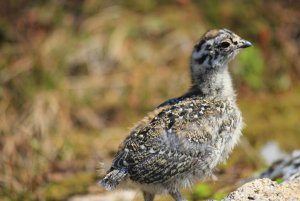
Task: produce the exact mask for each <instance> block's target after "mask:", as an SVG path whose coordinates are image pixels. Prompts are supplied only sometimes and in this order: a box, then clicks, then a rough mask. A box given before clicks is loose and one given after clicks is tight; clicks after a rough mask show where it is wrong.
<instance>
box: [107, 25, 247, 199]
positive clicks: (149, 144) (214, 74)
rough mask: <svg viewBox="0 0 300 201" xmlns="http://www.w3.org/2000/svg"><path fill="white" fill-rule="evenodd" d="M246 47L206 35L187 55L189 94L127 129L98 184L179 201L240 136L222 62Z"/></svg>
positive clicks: (235, 39) (231, 38)
mask: <svg viewBox="0 0 300 201" xmlns="http://www.w3.org/2000/svg"><path fill="white" fill-rule="evenodd" d="M225 43H230V44H229V46H228V44H225ZM222 44H223V46H224V47H222ZM224 44H225V45H224ZM250 45H251V44H250V43H249V42H247V41H245V40H243V39H241V38H240V37H239V36H237V35H235V34H234V33H232V32H231V31H229V30H227V29H220V30H211V31H209V32H207V33H206V34H205V35H204V36H203V37H202V38H201V40H200V42H199V43H197V44H196V45H195V48H194V51H193V53H192V61H191V77H192V87H191V88H190V90H189V91H188V92H187V93H186V94H184V95H183V96H181V97H178V98H174V99H170V100H168V101H166V102H164V103H162V104H161V105H160V106H158V107H157V108H156V109H155V110H154V111H153V112H150V113H149V114H148V115H147V116H146V117H145V118H144V119H143V120H142V121H141V122H139V123H138V124H137V125H136V126H135V127H134V128H133V129H132V130H131V132H130V134H129V136H128V137H127V138H126V139H125V140H124V142H123V143H122V144H121V146H120V148H119V151H118V153H117V155H116V157H115V159H114V161H113V163H112V166H111V168H110V170H109V171H108V173H107V175H106V176H105V177H104V178H103V179H102V180H101V184H102V185H103V186H104V187H105V188H106V189H109V190H111V189H114V188H115V187H116V186H117V185H118V184H119V183H126V181H127V182H128V181H129V183H131V184H133V185H135V186H138V187H139V188H140V189H141V190H142V191H143V193H144V198H145V201H152V200H153V199H154V196H155V194H157V193H169V194H170V195H171V196H172V197H173V198H174V199H175V200H176V201H182V200H184V198H183V197H182V196H181V195H180V194H179V191H178V190H179V189H180V188H181V187H187V186H190V185H192V184H193V182H194V181H197V180H199V179H201V178H204V177H207V176H209V175H211V174H212V171H213V169H214V168H215V166H216V165H217V164H218V163H220V162H224V161H225V160H226V159H227V157H228V154H229V153H230V152H231V150H232V149H233V147H234V145H235V144H236V143H237V141H238V138H239V136H240V134H241V129H242V124H243V123H242V116H241V113H240V111H239V109H238V107H237V106H236V103H235V94H234V91H233V88H232V84H231V80H230V75H229V73H228V68H227V63H228V62H229V61H230V60H231V59H232V58H233V57H234V56H235V55H236V54H237V52H238V51H239V50H240V48H245V47H248V46H250ZM225 46H226V47H225ZM228 48H231V49H228Z"/></svg>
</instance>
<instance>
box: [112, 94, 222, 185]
mask: <svg viewBox="0 0 300 201" xmlns="http://www.w3.org/2000/svg"><path fill="white" fill-rule="evenodd" d="M220 104H222V103H221V102H218V101H205V100H199V99H193V98H190V99H187V100H184V101H178V102H177V103H172V104H166V105H163V106H161V107H158V108H157V109H156V110H155V111H154V112H153V113H150V114H149V115H148V116H147V117H146V118H145V119H144V120H143V121H141V123H140V124H138V125H137V126H136V127H135V128H134V129H133V130H132V132H131V134H130V135H129V136H128V137H127V138H126V140H125V141H124V142H123V144H122V146H121V148H120V150H119V152H118V154H117V156H116V158H115V160H114V162H113V168H114V169H115V168H117V169H120V168H126V169H127V171H128V173H129V176H130V178H131V179H132V180H134V181H139V182H142V183H155V182H161V181H167V180H168V179H170V178H172V177H173V176H175V175H177V174H180V173H183V172H185V171H187V170H189V169H191V167H192V166H194V165H195V164H199V163H201V161H203V160H207V157H210V156H212V153H213V150H214V148H215V145H214V143H213V142H214V140H215V139H213V136H215V135H217V132H218V127H219V125H217V122H218V121H217V118H221V115H220V114H219V113H218V110H216V108H220ZM205 165H206V164H203V168H205V167H204V166H205Z"/></svg>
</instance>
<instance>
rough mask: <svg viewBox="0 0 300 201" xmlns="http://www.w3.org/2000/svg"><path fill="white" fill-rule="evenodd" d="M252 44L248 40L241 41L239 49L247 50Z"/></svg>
mask: <svg viewBox="0 0 300 201" xmlns="http://www.w3.org/2000/svg"><path fill="white" fill-rule="evenodd" d="M251 46H252V43H250V42H249V41H246V40H241V42H240V45H239V48H247V47H251Z"/></svg>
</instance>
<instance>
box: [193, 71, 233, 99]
mask: <svg viewBox="0 0 300 201" xmlns="http://www.w3.org/2000/svg"><path fill="white" fill-rule="evenodd" d="M188 94H199V95H201V96H205V97H214V98H235V93H234V89H233V87H232V81H231V77H230V74H229V72H228V67H227V66H224V67H222V68H218V69H217V70H215V69H210V70H207V71H206V72H198V73H195V72H194V73H192V86H191V88H190V90H189V91H188Z"/></svg>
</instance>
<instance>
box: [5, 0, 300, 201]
mask: <svg viewBox="0 0 300 201" xmlns="http://www.w3.org/2000/svg"><path fill="white" fill-rule="evenodd" d="M299 19H300V1H297V0H294V1H279V0H278V1H271V0H266V1H260V0H251V1H250V0H245V1H239V0H235V1H217V0H203V1H196V0H194V1H193V0H177V1H171V0H165V1H159V0H144V1H140V0H127V1H125V0H112V1H99V0H85V1H83V0H50V1H46V0H10V1H1V2H0V83H1V85H0V100H1V101H0V111H1V112H0V200H67V199H68V198H69V197H70V196H72V195H74V194H88V193H100V194H101V193H103V192H104V190H103V189H102V188H100V187H97V185H96V182H97V180H99V178H100V177H101V174H103V172H100V173H98V172H97V169H99V168H100V166H103V165H101V164H100V165H99V162H102V163H104V164H105V165H104V166H106V167H107V166H108V165H109V164H110V162H111V160H112V157H113V155H114V154H115V151H116V149H117V147H118V144H119V143H120V142H121V140H122V139H123V138H124V137H125V136H126V135H127V133H128V131H129V128H130V127H131V126H132V125H133V124H134V123H135V122H136V121H138V120H139V119H141V118H142V117H143V116H144V115H145V114H146V113H147V112H149V111H151V110H152V109H153V108H154V107H156V106H157V105H159V104H160V103H161V102H163V101H164V100H166V99H169V98H172V97H175V96H179V95H181V94H182V93H184V92H185V90H186V89H187V88H188V87H189V84H190V80H189V65H188V64H189V57H190V53H191V50H192V47H193V45H194V43H195V42H196V41H197V40H198V39H199V38H200V36H201V35H202V34H203V33H204V32H205V31H207V30H208V29H211V28H228V29H230V30H232V31H234V32H235V33H237V34H238V35H240V36H242V37H243V38H245V39H247V40H249V41H251V42H252V43H253V44H254V47H252V48H249V49H247V50H244V51H242V52H241V54H240V55H239V56H238V57H237V59H235V60H234V61H233V62H232V63H231V65H230V70H231V73H232V75H233V81H234V84H235V88H236V91H237V93H238V104H239V105H240V107H241V110H242V112H243V116H244V117H245V122H246V127H245V129H244V132H243V133H244V136H245V138H244V139H242V141H241V143H240V145H239V146H238V147H237V148H236V149H235V150H234V152H233V154H232V155H231V157H230V159H229V161H228V163H227V165H222V166H220V167H219V170H218V172H217V174H218V175H219V176H218V177H219V181H217V182H211V181H208V182H206V183H205V184H203V183H202V184H198V185H196V187H195V188H194V189H192V190H191V191H186V192H185V195H186V196H187V197H189V199H190V200H194V201H195V200H201V199H204V198H212V197H214V198H216V199H219V198H221V197H223V196H224V195H226V192H228V191H229V190H231V189H232V188H233V186H234V184H235V183H236V181H238V180H239V179H240V178H245V177H247V176H250V175H252V174H254V173H255V172H257V171H260V170H262V169H263V168H264V167H265V164H264V162H263V161H262V160H260V159H259V158H260V154H259V149H260V148H261V147H262V146H263V145H264V144H265V143H267V142H269V141H270V140H275V141H277V142H278V143H279V146H280V147H281V148H282V149H283V150H285V151H287V152H289V151H292V150H294V149H297V148H299V147H300V123H299V120H300V81H299V76H300V21H299ZM138 199H139V197H137V199H136V200H138ZM165 199H167V198H165Z"/></svg>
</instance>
